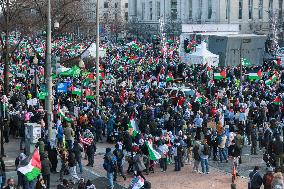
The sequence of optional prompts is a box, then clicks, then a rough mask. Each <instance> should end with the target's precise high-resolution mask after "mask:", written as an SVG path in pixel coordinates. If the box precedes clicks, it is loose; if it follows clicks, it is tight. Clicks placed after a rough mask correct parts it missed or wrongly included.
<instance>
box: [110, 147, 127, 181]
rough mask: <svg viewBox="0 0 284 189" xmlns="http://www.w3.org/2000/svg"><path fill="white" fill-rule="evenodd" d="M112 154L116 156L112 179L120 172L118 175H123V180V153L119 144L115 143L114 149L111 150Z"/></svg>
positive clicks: (124, 177)
mask: <svg viewBox="0 0 284 189" xmlns="http://www.w3.org/2000/svg"><path fill="white" fill-rule="evenodd" d="M113 155H114V156H115V157H116V162H117V172H114V173H115V174H114V180H116V178H117V173H118V174H120V176H122V177H123V179H124V180H126V176H125V175H124V172H123V158H124V153H123V150H121V149H119V144H116V145H115V150H114V151H113Z"/></svg>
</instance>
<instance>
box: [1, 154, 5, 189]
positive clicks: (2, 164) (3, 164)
mask: <svg viewBox="0 0 284 189" xmlns="http://www.w3.org/2000/svg"><path fill="white" fill-rule="evenodd" d="M5 181H6V168H5V163H4V161H3V159H2V157H0V188H2V187H3V186H4V184H5Z"/></svg>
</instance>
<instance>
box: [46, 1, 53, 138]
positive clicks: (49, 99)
mask: <svg viewBox="0 0 284 189" xmlns="http://www.w3.org/2000/svg"><path fill="white" fill-rule="evenodd" d="M46 89H47V97H46V98H45V102H46V103H45V104H46V113H47V127H48V139H49V140H50V139H51V132H52V107H53V105H52V104H53V102H52V78H51V3H50V0H48V5H47V32H46Z"/></svg>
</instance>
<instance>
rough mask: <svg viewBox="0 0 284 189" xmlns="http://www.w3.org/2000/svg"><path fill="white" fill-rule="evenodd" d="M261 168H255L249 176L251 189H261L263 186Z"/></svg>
mask: <svg viewBox="0 0 284 189" xmlns="http://www.w3.org/2000/svg"><path fill="white" fill-rule="evenodd" d="M258 170H259V167H258V166H255V167H254V169H253V171H252V172H251V173H250V174H249V179H250V181H249V189H260V187H261V185H262V182H263V181H262V177H261V175H260V173H259V172H258Z"/></svg>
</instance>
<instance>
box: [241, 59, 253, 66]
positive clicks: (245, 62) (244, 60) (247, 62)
mask: <svg viewBox="0 0 284 189" xmlns="http://www.w3.org/2000/svg"><path fill="white" fill-rule="evenodd" d="M242 65H243V66H251V64H250V61H249V60H248V59H246V58H242Z"/></svg>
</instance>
